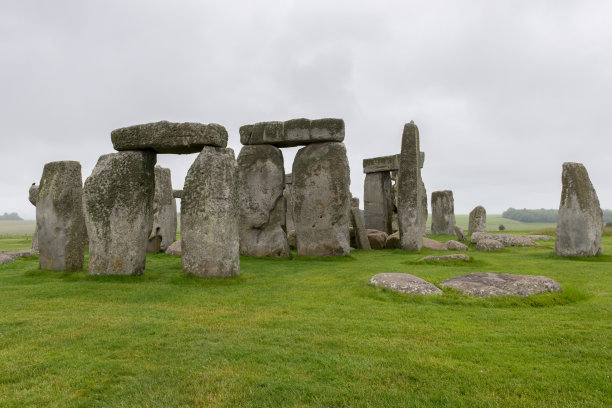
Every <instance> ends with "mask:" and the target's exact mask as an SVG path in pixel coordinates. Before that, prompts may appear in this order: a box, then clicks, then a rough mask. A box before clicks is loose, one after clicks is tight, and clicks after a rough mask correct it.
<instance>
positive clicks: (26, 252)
mask: <svg viewBox="0 0 612 408" xmlns="http://www.w3.org/2000/svg"><path fill="white" fill-rule="evenodd" d="M0 255H3V256H8V257H9V258H11V259H13V260H15V259H17V258H23V257H26V256H34V255H38V251H35V250H33V249H19V250H17V251H0Z"/></svg>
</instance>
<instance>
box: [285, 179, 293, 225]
mask: <svg viewBox="0 0 612 408" xmlns="http://www.w3.org/2000/svg"><path fill="white" fill-rule="evenodd" d="M283 196H284V197H285V231H287V232H288V231H291V230H295V223H294V222H293V174H291V173H289V174H285V190H284V191H283Z"/></svg>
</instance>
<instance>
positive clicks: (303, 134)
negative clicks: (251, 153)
mask: <svg viewBox="0 0 612 408" xmlns="http://www.w3.org/2000/svg"><path fill="white" fill-rule="evenodd" d="M343 140H344V121H343V120H342V119H316V120H310V119H292V120H288V121H286V122H261V123H255V124H253V125H245V126H241V127H240V143H242V144H243V145H257V144H271V145H274V146H276V147H293V146H301V145H308V144H311V143H325V142H342V141H343Z"/></svg>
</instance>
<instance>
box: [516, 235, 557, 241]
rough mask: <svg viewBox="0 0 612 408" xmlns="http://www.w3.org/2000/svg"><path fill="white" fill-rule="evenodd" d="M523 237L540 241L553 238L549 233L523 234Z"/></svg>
mask: <svg viewBox="0 0 612 408" xmlns="http://www.w3.org/2000/svg"><path fill="white" fill-rule="evenodd" d="M523 237H525V238H529V239H531V240H534V241H535V240H536V239H537V240H540V241H550V240H551V239H553V237H551V236H550V235H523Z"/></svg>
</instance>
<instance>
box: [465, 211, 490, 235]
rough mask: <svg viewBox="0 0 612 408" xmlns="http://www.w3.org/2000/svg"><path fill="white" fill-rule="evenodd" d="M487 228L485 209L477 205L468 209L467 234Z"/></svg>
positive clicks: (483, 230)
mask: <svg viewBox="0 0 612 408" xmlns="http://www.w3.org/2000/svg"><path fill="white" fill-rule="evenodd" d="M486 230H487V211H486V210H485V209H484V207H483V206H481V205H478V206H476V207H474V209H473V210H472V211H470V219H469V224H468V235H472V234H473V233H475V232H485V231H486Z"/></svg>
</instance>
